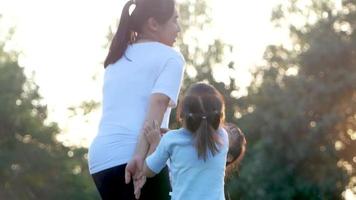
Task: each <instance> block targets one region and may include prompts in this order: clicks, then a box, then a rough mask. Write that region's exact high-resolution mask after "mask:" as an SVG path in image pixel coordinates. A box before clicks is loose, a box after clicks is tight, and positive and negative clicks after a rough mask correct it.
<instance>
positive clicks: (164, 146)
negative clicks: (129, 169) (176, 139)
mask: <svg viewBox="0 0 356 200" xmlns="http://www.w3.org/2000/svg"><path fill="white" fill-rule="evenodd" d="M168 146H169V145H168V143H167V140H166V137H165V136H163V137H162V139H161V141H160V142H159V144H158V146H157V148H156V150H155V151H154V152H153V153H152V154H151V155H149V156H148V157H147V158H146V165H147V167H148V168H149V169H150V170H152V171H153V172H154V173H156V174H158V173H159V172H160V171H161V170H162V169H163V168H164V167H165V166H166V163H167V160H168V159H169V152H168V149H169V148H168Z"/></svg>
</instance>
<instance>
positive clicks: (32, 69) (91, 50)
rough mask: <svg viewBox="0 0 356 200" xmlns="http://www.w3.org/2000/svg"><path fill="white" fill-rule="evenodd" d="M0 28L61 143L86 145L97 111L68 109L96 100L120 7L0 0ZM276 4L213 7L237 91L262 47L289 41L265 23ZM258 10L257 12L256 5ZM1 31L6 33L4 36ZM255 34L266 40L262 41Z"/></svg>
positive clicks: (110, 0) (215, 1)
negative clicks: (230, 54) (230, 53)
mask: <svg viewBox="0 0 356 200" xmlns="http://www.w3.org/2000/svg"><path fill="white" fill-rule="evenodd" d="M0 2H1V6H0V13H2V14H3V20H2V21H1V23H3V24H2V27H15V28H16V29H15V30H16V31H15V35H14V37H13V40H12V41H11V42H10V43H9V46H8V48H10V49H16V50H18V51H21V52H22V54H21V56H20V64H21V65H22V66H24V67H25V70H26V73H27V75H28V76H32V74H34V76H33V77H34V81H35V82H36V83H37V84H38V85H39V86H40V93H41V95H42V96H43V98H44V100H43V103H45V104H47V105H48V110H49V120H50V121H55V122H57V123H58V124H59V126H60V128H61V129H62V131H63V134H62V135H61V137H59V139H60V140H62V141H65V143H67V144H81V145H84V146H88V145H89V143H90V141H91V140H92V138H93V137H94V135H95V133H96V129H97V125H98V122H99V118H100V112H99V111H97V112H95V113H92V114H90V115H89V116H87V117H86V118H83V117H80V116H76V117H73V116H72V117H71V112H70V111H69V110H68V107H71V106H78V105H79V104H80V103H81V102H82V101H84V100H90V99H93V100H97V101H100V98H101V85H102V83H101V76H102V72H103V67H102V64H101V63H102V62H103V59H104V58H105V55H106V50H105V48H104V46H105V45H106V43H107V38H106V37H107V34H108V32H109V27H110V26H112V27H114V26H115V24H116V21H117V20H118V19H119V17H120V13H121V9H122V6H123V4H124V3H125V2H126V1H122V0H104V1H103V0H102V1H98V0H90V1H85V0H76V1H72V0H61V1H59V0H32V1H25V0H1V1H0ZM279 2H281V0H264V1H259V0H250V1H242V0H234V1H231V0H212V1H211V4H210V5H211V6H212V8H213V9H212V11H213V16H212V19H213V27H214V29H213V30H211V31H212V33H213V35H216V37H218V38H219V39H221V40H223V41H225V42H226V43H229V44H231V45H233V46H234V61H235V63H236V66H237V75H236V76H237V77H239V79H238V80H239V81H240V82H239V83H238V84H239V85H240V86H241V87H242V88H244V87H246V86H247V85H248V84H249V82H250V78H251V77H250V73H249V70H250V69H251V68H253V67H254V66H255V65H256V64H257V63H258V62H260V61H261V59H262V55H263V52H264V50H265V47H266V45H267V44H271V43H278V42H282V41H286V40H287V34H286V33H285V32H283V31H281V30H279V29H278V30H277V29H274V28H273V26H272V24H270V15H271V11H272V8H273V7H274V6H276V5H277V4H278V3H279ZM257 5H258V6H257ZM5 30H6V29H5ZM260 33H265V34H264V36H263V37H261V34H260Z"/></svg>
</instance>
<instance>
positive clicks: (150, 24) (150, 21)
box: [147, 17, 159, 32]
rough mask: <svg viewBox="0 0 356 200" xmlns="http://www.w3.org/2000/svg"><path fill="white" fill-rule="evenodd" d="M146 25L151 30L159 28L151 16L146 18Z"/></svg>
mask: <svg viewBox="0 0 356 200" xmlns="http://www.w3.org/2000/svg"><path fill="white" fill-rule="evenodd" d="M147 27H148V29H150V30H151V31H154V32H156V31H157V30H158V29H159V24H158V22H157V21H156V20H155V19H154V18H153V17H150V18H148V20H147Z"/></svg>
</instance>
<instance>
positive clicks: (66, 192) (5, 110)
mask: <svg viewBox="0 0 356 200" xmlns="http://www.w3.org/2000/svg"><path fill="white" fill-rule="evenodd" d="M5 45H6V43H4V42H0V180H1V181H0V199H14V200H16V199H98V196H97V193H96V191H95V188H94V187H93V185H92V183H91V180H90V177H89V176H88V174H89V173H88V172H87V161H86V158H85V155H86V152H87V150H86V149H83V148H78V149H74V148H69V147H65V146H63V144H61V143H59V142H58V141H57V140H56V137H55V136H56V134H58V133H59V131H60V130H59V128H58V126H57V124H56V123H53V122H51V123H50V122H48V121H46V119H47V108H46V106H45V105H43V104H42V101H41V97H40V95H39V93H38V86H37V85H36V84H35V83H34V82H32V81H30V80H28V79H27V77H26V76H25V75H24V72H23V68H21V67H20V66H19V64H18V62H17V60H18V54H17V53H13V52H5V51H4V47H5Z"/></svg>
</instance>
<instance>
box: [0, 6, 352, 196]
mask: <svg viewBox="0 0 356 200" xmlns="http://www.w3.org/2000/svg"><path fill="white" fill-rule="evenodd" d="M125 3H126V1H123V0H103V1H97V0H93V1H84V0H77V1H69V0H62V1H59V0H50V1H48V0H47V1H45V0H33V1H24V0H0V199H1V200H2V199H4V200H5V199H11V200H12V199H14V200H16V199H51V200H52V199H99V196H98V194H97V191H96V189H95V187H94V184H93V182H92V180H91V177H90V175H89V173H88V169H87V168H88V167H87V147H88V146H89V145H90V142H91V140H92V139H93V137H94V136H95V134H96V130H97V126H98V123H99V119H100V106H101V105H100V100H101V87H102V75H103V71H104V70H103V64H102V63H103V60H104V58H105V56H106V53H107V49H108V44H109V41H110V39H111V38H112V36H113V33H114V31H115V30H116V28H117V24H118V20H119V16H120V14H121V9H122V6H123V5H124V4H125ZM177 4H178V6H177V7H178V11H179V15H180V19H179V20H180V24H181V28H182V31H181V33H180V36H179V39H178V41H177V43H176V45H175V48H176V49H178V50H180V51H181V52H182V54H183V55H184V57H185V59H186V62H187V64H186V75H185V79H184V84H183V88H182V92H183V93H184V90H185V88H186V87H187V86H188V85H189V84H191V83H193V82H197V81H204V82H208V83H210V84H213V85H214V86H215V87H217V88H218V89H219V90H220V91H221V92H222V93H223V95H224V97H225V101H226V104H227V110H226V114H227V116H226V118H227V121H229V122H233V123H236V124H238V126H239V127H240V128H241V129H242V130H243V132H244V133H245V135H246V138H247V142H248V146H247V153H246V155H245V158H244V159H243V161H242V162H241V164H240V165H239V166H238V167H237V168H236V170H235V172H234V173H233V174H232V176H231V177H230V178H229V180H228V181H227V183H226V184H227V187H228V190H229V192H230V194H231V197H232V199H234V200H237V199H251V200H256V199H267V200H269V199H283V200H289V199H291V200H292V199H293V200H299V199H303V200H304V199H346V200H352V199H356V173H355V172H356V171H355V170H356V168H355V167H356V31H355V29H356V1H355V0H283V1H282V0H265V1H257V0H250V1H240V0H235V1H228V0H177ZM173 114H174V113H173ZM170 126H171V128H176V127H178V126H179V125H178V124H177V123H176V121H175V119H174V116H173V115H172V120H171V125H170Z"/></svg>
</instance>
